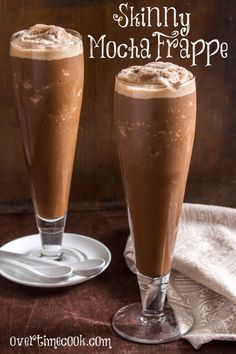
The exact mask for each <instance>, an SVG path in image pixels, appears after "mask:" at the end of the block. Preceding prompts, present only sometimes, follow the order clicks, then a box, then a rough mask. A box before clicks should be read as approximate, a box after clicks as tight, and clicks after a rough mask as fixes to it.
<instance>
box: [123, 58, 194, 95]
mask: <svg viewBox="0 0 236 354" xmlns="http://www.w3.org/2000/svg"><path fill="white" fill-rule="evenodd" d="M195 89H196V87H195V80H194V76H193V74H192V73H191V72H190V71H188V70H187V69H185V68H183V67H182V66H178V65H175V64H173V63H169V62H152V63H148V64H146V65H143V66H138V65H136V66H130V67H128V68H126V69H123V70H121V71H120V72H119V74H118V75H117V80H116V91H118V92H120V93H122V94H124V95H126V96H133V97H140V98H152V97H179V96H184V95H187V94H190V93H192V92H194V91H195Z"/></svg>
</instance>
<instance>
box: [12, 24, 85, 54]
mask: <svg viewBox="0 0 236 354" xmlns="http://www.w3.org/2000/svg"><path fill="white" fill-rule="evenodd" d="M64 29H65V31H66V32H68V33H70V34H72V35H74V36H75V37H76V40H75V41H73V42H70V43H63V44H58V45H57V46H56V47H55V44H54V43H52V44H47V45H45V44H44V45H43V44H39V43H37V44H35V43H30V45H29V46H27V47H24V48H27V49H32V48H34V49H37V48H38V49H42V48H43V49H48V50H50V49H51V50H53V49H54V50H58V49H61V48H65V47H66V48H67V47H70V46H73V45H76V44H77V43H79V42H82V35H81V33H80V32H78V31H76V30H73V29H69V28H64ZM24 31H26V29H23V30H20V31H17V32H15V33H13V34H12V35H11V39H10V43H11V42H13V41H14V40H15V39H16V38H17V37H18V36H19V35H20V34H21V33H23V32H24ZM19 45H20V46H22V47H23V45H21V44H19Z"/></svg>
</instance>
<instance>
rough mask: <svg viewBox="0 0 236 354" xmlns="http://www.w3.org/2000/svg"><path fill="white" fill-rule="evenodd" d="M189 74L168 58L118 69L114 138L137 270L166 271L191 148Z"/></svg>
mask: <svg viewBox="0 0 236 354" xmlns="http://www.w3.org/2000/svg"><path fill="white" fill-rule="evenodd" d="M195 117H196V89H195V79H194V77H193V75H192V74H191V73H190V72H189V71H187V70H186V69H184V68H181V67H179V66H176V65H174V64H171V63H161V62H159V63H158V62H157V63H149V64H147V65H144V66H133V67H130V68H127V69H124V70H122V71H121V72H120V73H119V74H118V76H117V78H116V86H115V122H116V130H117V142H118V151H119V158H120V165H121V170H122V177H123V183H124V189H125V196H126V202H127V206H128V211H129V219H130V220H129V223H130V229H131V234H132V235H133V240H134V245H135V254H136V264H137V269H138V271H139V272H140V273H141V274H143V275H146V276H149V277H159V276H163V275H165V274H167V273H169V271H170V269H171V263H172V256H173V250H174V245H175V240H176V233H177V226H178V221H179V217H180V212H181V207H182V203H183V198H184V192H185V186H186V180H187V175H188V170H189V164H190V159H191V153H192V146H193V140H194V132H195Z"/></svg>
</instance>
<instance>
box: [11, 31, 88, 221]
mask: <svg viewBox="0 0 236 354" xmlns="http://www.w3.org/2000/svg"><path fill="white" fill-rule="evenodd" d="M10 56H11V62H12V72H13V86H14V93H15V98H16V104H17V111H18V115H19V120H20V127H21V132H22V137H23V143H24V150H25V156H26V163H27V167H28V170H29V175H30V182H31V191H32V198H33V202H34V207H35V211H36V215H37V216H38V217H40V218H43V219H50V220H52V219H58V218H61V217H63V216H64V215H65V214H66V212H67V205H68V197H69V191H70V184H71V175H72V169H73V161H74V155H75V147H76V139H77V131H78V126H79V118H80V109H81V103H82V94H83V79H84V63H83V45H82V40H81V36H80V35H79V34H78V33H77V32H75V31H67V30H65V29H63V28H61V27H57V26H48V25H41V24H39V25H35V26H33V27H31V28H29V29H28V30H23V31H20V32H18V33H16V34H14V35H13V37H12V40H11V46H10Z"/></svg>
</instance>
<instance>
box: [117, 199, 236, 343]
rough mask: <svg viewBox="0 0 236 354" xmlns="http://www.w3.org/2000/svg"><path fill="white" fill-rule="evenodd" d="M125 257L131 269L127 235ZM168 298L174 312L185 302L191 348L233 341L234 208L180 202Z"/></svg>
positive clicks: (235, 304) (235, 287) (235, 335)
mask: <svg viewBox="0 0 236 354" xmlns="http://www.w3.org/2000/svg"><path fill="white" fill-rule="evenodd" d="M124 256H125V259H126V262H127V265H128V267H129V268H130V269H131V270H132V271H133V272H134V273H135V271H136V268H135V260H134V259H135V257H134V252H133V246H132V240H131V238H130V237H129V238H128V241H127V244H126V248H125V252H124ZM168 301H169V303H170V305H171V306H172V308H173V309H174V310H176V311H178V310H177V309H178V304H179V303H182V304H183V303H184V304H185V305H186V308H187V309H189V311H190V312H191V313H192V314H193V316H194V319H195V324H194V326H193V329H192V331H191V332H190V333H189V334H187V335H186V336H185V337H184V338H185V339H187V340H188V341H189V342H190V343H191V344H192V345H193V347H194V348H196V349H198V348H200V346H201V345H202V344H204V343H207V342H210V341H211V340H213V339H216V340H236V209H231V208H225V207H218V206H211V205H198V204H184V206H183V209H182V214H181V219H180V223H179V231H178V236H177V241H176V246H175V252H174V259H173V270H172V272H171V277H170V284H169V289H168ZM182 316H183V320H184V318H185V316H186V313H182Z"/></svg>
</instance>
